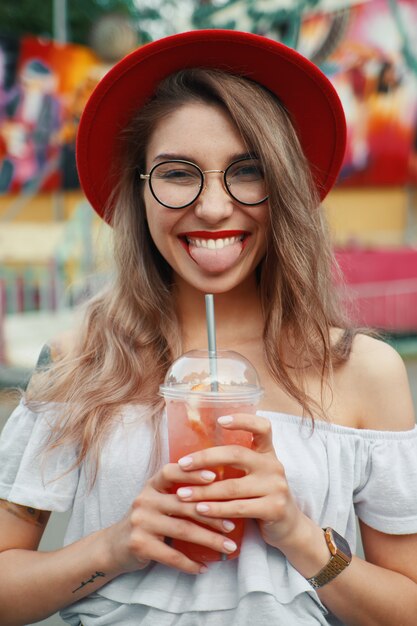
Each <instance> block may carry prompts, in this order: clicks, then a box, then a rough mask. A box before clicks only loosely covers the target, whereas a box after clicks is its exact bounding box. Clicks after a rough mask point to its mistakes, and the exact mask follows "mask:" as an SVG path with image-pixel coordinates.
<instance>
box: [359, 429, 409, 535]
mask: <svg viewBox="0 0 417 626" xmlns="http://www.w3.org/2000/svg"><path fill="white" fill-rule="evenodd" d="M378 434H379V437H377V436H376V435H375V431H374V438H372V439H369V440H368V441H367V444H368V445H366V446H364V450H363V463H362V468H361V469H362V477H361V482H360V485H359V487H358V488H357V489H356V491H355V493H354V499H353V501H354V504H355V510H356V513H357V515H358V517H359V518H360V519H361V520H363V521H364V522H365V523H366V524H368V525H369V526H371V527H372V528H375V529H376V530H379V531H381V532H385V533H388V534H400V535H403V534H404V535H405V534H412V533H417V427H416V428H414V430H411V431H404V432H384V431H380V433H378Z"/></svg>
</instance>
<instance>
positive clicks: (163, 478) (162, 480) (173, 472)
mask: <svg viewBox="0 0 417 626" xmlns="http://www.w3.org/2000/svg"><path fill="white" fill-rule="evenodd" d="M215 478H216V473H215V472H213V471H211V470H207V469H205V468H198V469H196V470H194V471H187V472H185V471H184V470H183V468H182V467H181V466H180V465H178V463H168V464H167V465H164V467H162V468H161V469H160V470H159V472H157V473H156V474H155V475H154V476H153V477H152V478H151V479H150V480H149V484H150V485H151V486H152V487H153V488H154V489H156V490H157V491H159V492H161V493H169V492H171V491H172V487H173V485H175V484H181V483H184V482H186V483H190V484H196V485H199V484H200V485H204V484H208V483H210V482H212V481H213V480H215Z"/></svg>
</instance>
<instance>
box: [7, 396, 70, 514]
mask: <svg viewBox="0 0 417 626" xmlns="http://www.w3.org/2000/svg"><path fill="white" fill-rule="evenodd" d="M58 411H59V405H58V404H56V405H49V406H45V409H44V410H42V411H41V412H36V413H35V412H34V411H31V410H30V409H29V408H28V406H27V405H26V404H25V403H24V402H21V403H20V404H19V406H18V407H17V408H16V409H15V410H14V412H13V413H12V415H11V416H10V417H9V419H8V421H7V422H6V425H5V427H4V428H3V431H2V433H1V437H0V498H3V499H5V500H9V501H11V502H15V503H16V504H24V505H26V506H32V507H34V508H37V509H43V510H46V511H60V512H62V511H67V510H68V509H70V508H71V506H72V503H73V500H74V495H75V492H76V489H77V484H78V474H79V472H78V470H77V469H71V468H72V466H73V464H74V462H75V459H76V452H75V449H74V447H73V446H60V447H59V448H58V449H56V450H52V451H51V452H45V444H46V442H47V439H48V435H49V432H50V426H51V423H52V422H53V420H54V419H55V418H56V416H57V414H58Z"/></svg>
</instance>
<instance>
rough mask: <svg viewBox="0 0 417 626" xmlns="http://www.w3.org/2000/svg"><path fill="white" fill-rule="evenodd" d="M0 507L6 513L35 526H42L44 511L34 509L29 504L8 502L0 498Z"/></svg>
mask: <svg viewBox="0 0 417 626" xmlns="http://www.w3.org/2000/svg"><path fill="white" fill-rule="evenodd" d="M0 509H4V510H5V511H7V512H8V513H11V514H12V515H14V516H15V517H18V518H19V519H21V520H23V521H25V522H28V523H29V524H34V525H35V526H40V527H41V526H43V523H44V521H45V520H44V511H40V510H39V509H34V508H32V507H31V506H24V505H21V504H15V503H14V502H8V501H7V500H0Z"/></svg>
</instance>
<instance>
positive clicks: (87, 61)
mask: <svg viewBox="0 0 417 626" xmlns="http://www.w3.org/2000/svg"><path fill="white" fill-rule="evenodd" d="M195 28H232V29H239V30H244V31H251V32H254V33H258V34H261V35H265V36H268V37H271V38H273V39H277V40H279V41H282V42H284V43H285V44H287V45H289V46H291V47H293V48H295V49H297V50H298V51H300V52H301V53H302V54H304V55H305V56H307V57H309V58H310V59H311V60H312V61H313V62H314V63H316V64H317V65H318V66H319V67H320V68H321V69H322V70H323V71H324V73H325V74H326V75H327V76H328V77H329V78H330V80H331V81H332V82H333V84H334V86H335V88H336V90H337V91H338V93H339V95H340V97H341V100H342V102H343V105H344V108H345V111H346V116H347V122H348V147H347V151H346V155H345V160H344V164H343V167H342V170H341V173H340V176H339V180H338V183H337V185H336V187H335V189H334V190H333V191H332V192H331V193H330V194H329V196H328V197H327V198H326V200H325V203H324V207H325V210H326V213H327V216H328V220H329V223H330V227H331V231H332V235H333V241H334V248H335V252H336V256H337V259H338V261H339V264H340V267H341V269H342V272H343V274H344V277H345V283H346V285H345V287H343V289H344V293H345V294H346V306H347V307H348V308H349V311H350V313H351V315H352V316H353V318H354V319H355V320H356V321H357V322H358V323H359V324H361V325H363V326H369V327H372V328H375V329H377V330H378V331H380V332H381V333H382V335H383V336H384V337H385V338H386V340H387V341H388V342H390V343H392V345H394V346H395V347H396V349H397V350H398V351H399V352H400V354H401V355H402V356H403V358H404V360H405V363H406V366H407V370H408V373H409V378H410V383H411V387H412V392H413V397H414V401H415V405H416V407H417V37H416V32H417V0H44V2H43V3H42V11H40V9H39V2H37V0H19V2H18V3H17V2H7V3H6V2H4V3H2V4H1V5H0V429H1V427H2V425H3V424H4V422H5V421H6V419H7V417H8V416H9V414H10V412H11V411H12V409H13V408H14V406H15V404H16V399H13V397H12V396H10V395H9V390H10V389H11V388H14V387H16V386H21V387H24V386H25V385H26V383H27V380H28V378H29V377H30V373H31V371H32V369H33V367H34V364H35V362H36V360H37V356H38V354H39V351H40V349H41V348H42V345H43V344H44V343H45V342H46V341H48V339H49V338H51V337H53V336H54V335H56V334H57V333H59V332H60V331H62V330H65V329H67V328H69V327H71V325H72V323H73V321H74V316H75V315H76V311H77V307H78V306H79V305H80V304H82V302H83V301H85V299H86V297H88V296H89V295H90V294H92V293H94V291H95V290H96V289H97V287H98V286H99V285H101V284H102V282H103V281H105V280H106V276H107V275H108V273H109V272H110V271H111V267H110V264H109V250H110V248H111V231H110V229H109V228H108V227H107V226H106V225H104V224H102V223H99V220H98V218H96V217H95V215H94V213H93V211H92V209H91V208H90V206H89V205H88V203H87V201H86V200H85V199H84V197H83V194H82V192H81V190H80V188H79V183H78V177H77V171H76V166H75V137H76V132H77V126H78V121H79V118H80V115H81V112H82V110H83V106H84V103H85V102H86V100H87V98H88V96H89V94H90V93H91V91H92V89H93V88H94V86H95V85H96V84H97V82H98V81H99V80H100V79H101V78H102V76H104V74H105V73H106V72H107V71H108V70H109V68H110V67H111V66H112V65H113V64H114V63H116V62H117V61H118V60H120V59H121V58H122V57H123V56H125V55H126V54H128V53H129V52H131V51H132V50H133V49H135V48H136V47H138V46H140V45H143V44H145V43H147V42H148V41H152V40H155V39H158V38H159V37H161V36H164V35H168V34H173V33H176V32H181V31H185V30H192V29H195ZM306 107H308V103H306ZM65 524H66V516H65V515H61V516H59V515H54V516H53V520H52V524H51V525H50V528H48V532H47V535H46V537H45V539H44V540H43V543H42V547H43V548H45V549H54V548H55V547H59V545H60V542H61V541H62V534H63V530H64V528H65ZM42 624H44V625H45V626H46V625H47V624H48V625H49V626H58V625H60V624H62V621H61V620H60V619H59V617H57V616H53V617H51V618H49V619H48V620H45V621H44V622H42Z"/></svg>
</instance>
